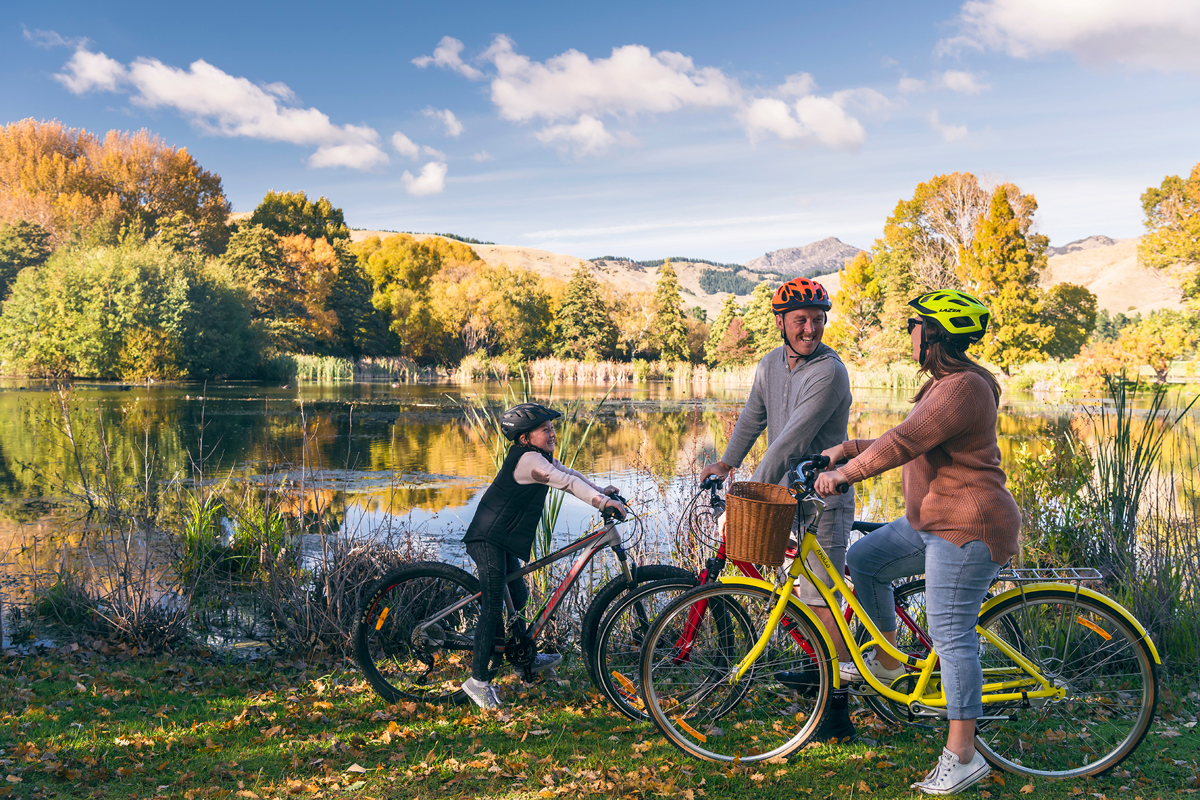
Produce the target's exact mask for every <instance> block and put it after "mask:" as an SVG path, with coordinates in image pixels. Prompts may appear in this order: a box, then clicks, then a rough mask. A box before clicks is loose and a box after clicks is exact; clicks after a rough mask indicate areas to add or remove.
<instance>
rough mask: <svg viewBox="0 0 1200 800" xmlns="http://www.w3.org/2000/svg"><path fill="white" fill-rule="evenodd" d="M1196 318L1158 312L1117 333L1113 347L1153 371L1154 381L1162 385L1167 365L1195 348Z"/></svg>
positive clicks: (1187, 315) (1164, 381) (1171, 312)
mask: <svg viewBox="0 0 1200 800" xmlns="http://www.w3.org/2000/svg"><path fill="white" fill-rule="evenodd" d="M1196 329H1197V319H1196V317H1194V316H1192V315H1190V314H1185V313H1183V312H1182V311H1175V310H1173V309H1161V310H1159V311H1155V312H1153V313H1151V314H1150V315H1149V316H1148V317H1146V318H1145V319H1144V320H1142V321H1141V322H1138V323H1137V324H1135V325H1131V326H1129V327H1128V328H1126V329H1125V330H1123V331H1121V335H1120V337H1119V338H1118V339H1117V347H1118V348H1120V349H1121V350H1123V351H1124V352H1126V353H1128V354H1129V355H1130V356H1131V357H1132V359H1133V360H1134V362H1135V363H1137V364H1139V365H1142V364H1145V365H1147V366H1149V367H1150V369H1152V370H1154V376H1155V379H1156V380H1157V381H1158V382H1159V383H1166V381H1167V374H1168V373H1169V372H1170V370H1171V364H1172V363H1174V362H1175V361H1177V360H1178V359H1179V358H1181V357H1182V356H1183V355H1185V354H1187V353H1190V352H1192V351H1193V350H1195V349H1196V342H1197V330H1196Z"/></svg>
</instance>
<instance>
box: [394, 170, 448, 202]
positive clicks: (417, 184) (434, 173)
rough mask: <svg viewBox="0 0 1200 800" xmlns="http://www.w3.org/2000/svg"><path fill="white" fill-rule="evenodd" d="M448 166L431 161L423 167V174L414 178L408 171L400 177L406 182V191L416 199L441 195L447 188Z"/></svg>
mask: <svg viewBox="0 0 1200 800" xmlns="http://www.w3.org/2000/svg"><path fill="white" fill-rule="evenodd" d="M446 171H447V168H446V164H445V163H444V162H441V161H430V162H429V163H428V164H426V165H425V166H423V167H421V172H420V173H419V174H418V175H417V176H416V177H413V174H412V173H411V172H409V171H408V170H405V171H404V174H403V175H401V176H400V179H401V180H403V181H404V189H405V191H407V192H408V193H409V194H411V195H413V196H414V197H424V196H425V195H430V194H441V193H442V190H444V189H445V188H446Z"/></svg>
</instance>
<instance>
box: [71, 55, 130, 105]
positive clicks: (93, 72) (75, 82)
mask: <svg viewBox="0 0 1200 800" xmlns="http://www.w3.org/2000/svg"><path fill="white" fill-rule="evenodd" d="M63 69H64V70H65V72H60V73H57V74H55V76H54V79H55V80H56V81H58V82H59V83H61V84H62V85H63V86H65V87H67V90H68V91H69V92H71V93H72V94H85V93H87V92H92V91H100V92H115V91H117V89H118V87H119V86H120V85H121V84H122V83H124V82H125V81H126V80H127V79H128V77H129V76H128V74H127V73H126V71H125V66H124V65H123V64H121V62H119V61H117V60H115V59H112V58H109V57H108V56H106V55H104V53H92V52H90V51H88V50H86V49H84V48H83V47H80V48H79V49H78V50H76V51H75V55H73V56H71V58H70V60H69V61H67V63H66V65H65V66H64V67H63Z"/></svg>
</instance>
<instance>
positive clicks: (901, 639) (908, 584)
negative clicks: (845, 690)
mask: <svg viewBox="0 0 1200 800" xmlns="http://www.w3.org/2000/svg"><path fill="white" fill-rule="evenodd" d="M893 595H894V597H895V605H896V606H897V607H898V608H902V609H904V610H905V611H906V612H907V613H908V615H909V618H910V619H912V620H913V622H914V623H915V624H916V625H918V626H919V627H920V628H921V629H922V631H923V632H925V633H926V635H928V630H929V625H928V623H927V621H926V617H925V579H924V578H916V579H914V580H910V581H905V582H904V583H901V584H899V585H897V586H896V587H894V589H893ZM852 621H853V620H852ZM855 627H856V630H855V632H854V641H855V642H856V643H857V644H858V645H859V646H860V648H861V646H862V645H863V644H864V643H865V642H866V641H867V640H868V639H869V638H870V633H869V632H868V631H867V629H866V627H864V626H863V625H862V624H858V625H856V626H855ZM896 647H897V648H898V649H899V650H900V652H902V653H909V654H911V655H914V656H916V657H917V658H924V657H925V656H927V655H928V654H929V648H928V647H926V646H925V644H924V643H923V642H922V641H921V640H920V638H919V637H918V636H917V635H916V633H915V631H913V629H912V628H910V627H908V626H907V625H906V624H905V623H904V622H903V621H902V620H901V619H897V621H896ZM910 675H916V673H910ZM900 680H903V678H901V679H900ZM862 699H863V700H864V701H865V702H866V704H867V706H868V707H870V709H871V710H872V711H874V712H875V713H876V714H877V715H878V716H879V718H880V719H882V720H884V721H885V722H904V723H907V722H908V721H909V719H908V710H907V708H906V707H905V706H903V705H901V704H897V703H894V702H892V701H890V700H888V699H887V698H885V697H881V696H880V695H877V694H867V695H862Z"/></svg>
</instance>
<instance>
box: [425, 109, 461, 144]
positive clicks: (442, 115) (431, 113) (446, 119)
mask: <svg viewBox="0 0 1200 800" xmlns="http://www.w3.org/2000/svg"><path fill="white" fill-rule="evenodd" d="M422 113H424V114H425V116H427V117H430V118H431V119H436V120H438V121H439V122H441V123H442V125H444V126H445V127H446V135H447V136H454V137H457V136H461V135H462V132H463V124H462V123H461V122H459V121H458V117H456V116H454V112H453V111H451V110H450V109H448V108H443V109H436V108H427V109H425V111H424V112H422Z"/></svg>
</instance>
